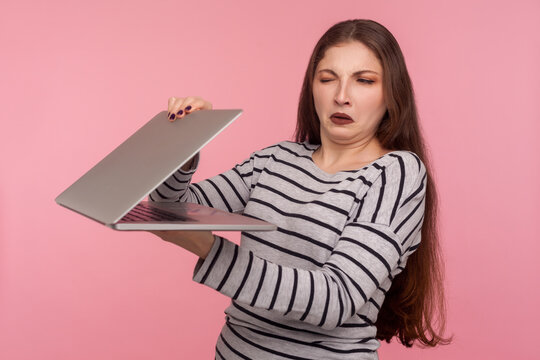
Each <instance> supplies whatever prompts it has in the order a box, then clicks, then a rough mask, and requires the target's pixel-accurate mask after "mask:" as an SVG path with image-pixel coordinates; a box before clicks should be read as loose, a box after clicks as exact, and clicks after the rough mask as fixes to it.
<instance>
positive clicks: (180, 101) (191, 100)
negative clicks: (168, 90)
mask: <svg viewBox="0 0 540 360" xmlns="http://www.w3.org/2000/svg"><path fill="white" fill-rule="evenodd" d="M168 109H169V113H168V116H169V120H170V121H174V120H176V119H181V118H183V117H184V116H186V115H187V114H189V113H191V112H193V111H196V110H203V109H204V110H210V109H212V104H211V103H210V102H208V101H206V100H204V99H203V98H201V97H198V96H188V97H185V98H177V97H170V98H169V103H168Z"/></svg>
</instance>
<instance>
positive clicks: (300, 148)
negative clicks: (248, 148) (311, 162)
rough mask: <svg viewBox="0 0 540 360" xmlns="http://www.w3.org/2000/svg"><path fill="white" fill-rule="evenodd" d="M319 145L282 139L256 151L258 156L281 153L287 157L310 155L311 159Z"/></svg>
mask: <svg viewBox="0 0 540 360" xmlns="http://www.w3.org/2000/svg"><path fill="white" fill-rule="evenodd" d="M317 147H318V145H312V144H307V143H298V142H294V141H287V140H286V141H281V142H279V143H276V144H273V145H270V146H267V147H265V148H262V149H261V150H258V151H256V152H255V153H254V154H255V155H256V156H259V157H260V156H272V155H278V154H279V155H280V156H287V157H291V156H292V157H298V158H302V157H308V158H310V159H311V154H312V153H313V151H314V150H315V149H316V148H317Z"/></svg>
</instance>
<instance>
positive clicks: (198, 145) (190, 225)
mask: <svg viewBox="0 0 540 360" xmlns="http://www.w3.org/2000/svg"><path fill="white" fill-rule="evenodd" d="M241 113H242V110H199V111H195V112H193V113H191V114H189V115H187V116H185V117H184V118H183V119H180V120H176V121H174V122H172V123H171V122H170V121H168V118H167V112H166V111H162V112H160V113H159V114H157V115H156V116H155V117H154V118H152V119H151V120H150V121H149V122H147V123H146V124H145V125H144V126H143V127H142V128H140V129H139V130H137V131H136V132H135V133H134V134H133V135H131V136H130V137H129V138H128V139H127V140H126V141H124V142H123V143H122V144H120V146H118V147H117V148H116V149H115V150H113V151H112V152H111V153H110V154H109V155H107V156H106V157H105V158H104V159H103V160H101V161H100V162H99V163H98V164H97V165H95V166H94V167H93V168H92V169H90V170H89V171H88V172H87V173H86V174H84V175H83V176H82V177H81V178H80V179H79V180H77V181H76V182H75V183H74V184H73V185H71V186H70V187H69V188H67V189H66V190H65V191H64V192H62V193H61V194H60V195H59V196H58V197H57V198H56V202H57V203H58V204H60V205H62V206H64V207H66V208H68V209H70V210H73V211H75V212H77V213H79V214H81V215H84V216H86V217H89V218H90V219H93V220H95V221H97V222H99V223H101V224H104V225H106V226H108V227H111V228H113V229H116V230H216V231H217V230H225V231H227V230H240V231H269V230H275V229H276V226H275V225H273V224H270V223H267V222H264V221H260V220H257V219H253V218H250V217H247V216H243V215H239V214H233V213H228V212H226V211H221V210H218V209H213V208H209V207H206V206H201V205H198V204H191V203H156V202H148V201H142V200H143V199H144V198H145V197H146V196H148V194H150V193H151V192H152V191H153V190H154V189H155V188H156V187H158V186H159V185H161V184H162V183H163V182H164V181H165V180H166V179H168V178H169V177H170V176H171V175H172V174H173V173H174V172H176V171H177V170H178V169H179V168H180V167H181V166H182V165H184V164H185V163H186V162H187V161H188V160H189V159H191V158H192V157H193V156H195V154H197V153H198V152H199V151H200V150H201V149H202V148H203V147H204V146H205V145H206V144H208V142H210V141H211V140H212V139H213V138H214V137H215V136H216V135H217V134H219V133H220V132H221V131H222V130H223V129H225V128H226V127H227V126H228V125H229V124H230V123H232V122H233V121H234V120H235V119H236V118H238V117H239V116H240V114H241ZM128 213H129V214H128Z"/></svg>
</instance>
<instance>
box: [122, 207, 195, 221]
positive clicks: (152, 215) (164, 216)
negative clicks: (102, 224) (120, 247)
mask: <svg viewBox="0 0 540 360" xmlns="http://www.w3.org/2000/svg"><path fill="white" fill-rule="evenodd" d="M189 220H191V219H190V218H188V217H185V216H180V215H178V214H174V213H171V212H169V211H166V210H162V209H159V208H156V207H153V206H149V205H147V204H144V203H140V204H138V205H137V206H135V207H134V208H133V209H131V211H130V212H128V213H127V214H126V215H125V216H124V217H123V218H122V220H120V222H148V221H189Z"/></svg>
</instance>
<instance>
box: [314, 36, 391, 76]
mask: <svg viewBox="0 0 540 360" xmlns="http://www.w3.org/2000/svg"><path fill="white" fill-rule="evenodd" d="M326 68H329V69H330V70H333V71H334V72H336V70H340V71H345V72H347V73H349V72H351V73H355V72H358V71H365V70H370V71H373V72H376V73H378V74H382V65H381V63H380V61H379V59H378V58H377V56H376V55H375V53H374V52H373V51H372V50H371V49H370V48H368V47H367V46H366V45H364V44H363V43H361V42H359V41H349V42H346V43H340V44H337V45H333V46H331V47H329V48H328V49H326V51H325V52H324V56H323V58H322V59H321V60H320V61H319V64H318V65H317V71H320V70H322V69H326Z"/></svg>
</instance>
